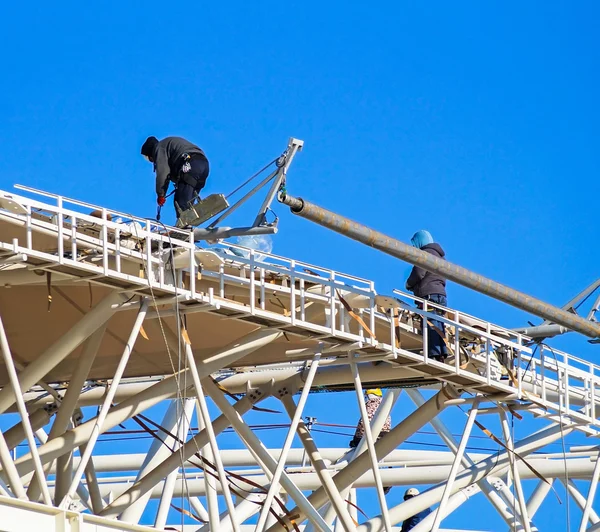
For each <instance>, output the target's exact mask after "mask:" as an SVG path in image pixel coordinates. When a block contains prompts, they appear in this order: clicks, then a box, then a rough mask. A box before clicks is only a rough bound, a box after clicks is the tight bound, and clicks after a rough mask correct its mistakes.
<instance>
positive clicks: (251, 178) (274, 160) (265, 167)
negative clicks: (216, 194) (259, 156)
mask: <svg viewBox="0 0 600 532" xmlns="http://www.w3.org/2000/svg"><path fill="white" fill-rule="evenodd" d="M277 159H279V157H275V159H273V160H272V161H271V162H270V163H267V164H266V165H265V166H263V167H262V168H261V169H260V170H259V171H258V172H256V173H255V174H254V175H252V176H250V177H249V178H248V179H246V181H244V182H243V183H242V184H241V185H240V186H239V187H237V188H235V189H234V190H232V191H231V192H230V193H229V194H227V196H225V199H229V197H230V196H233V195H234V194H235V193H236V192H238V191H239V190H241V189H242V188H244V187H245V186H246V185H247V184H248V183H250V181H252V180H253V179H256V178H257V177H258V176H259V175H260V174H262V173H263V172H264V171H265V170H266V169H267V168H269V166H271V165H272V164H273V163H274V162H276V161H277Z"/></svg>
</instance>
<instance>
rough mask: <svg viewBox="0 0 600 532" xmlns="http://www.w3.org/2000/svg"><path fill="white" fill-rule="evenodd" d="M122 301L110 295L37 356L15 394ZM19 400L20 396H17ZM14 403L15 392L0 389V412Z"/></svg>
mask: <svg viewBox="0 0 600 532" xmlns="http://www.w3.org/2000/svg"><path fill="white" fill-rule="evenodd" d="M122 300H123V298H122V296H121V294H119V293H111V294H109V295H108V296H106V297H105V298H104V299H103V300H102V301H100V303H98V304H97V305H96V306H95V307H94V308H93V309H92V310H90V311H89V312H88V313H87V314H86V315H85V316H83V317H82V318H81V319H80V320H79V322H77V323H76V324H75V325H73V327H71V329H70V330H69V331H67V332H66V333H65V334H63V335H62V337H61V338H60V339H59V340H57V341H56V342H54V343H53V344H52V345H51V346H50V347H49V348H48V349H46V350H45V351H44V352H43V353H42V354H40V355H39V356H38V357H37V358H36V359H35V360H34V361H33V362H32V363H31V364H29V365H28V366H27V367H26V368H25V369H24V370H23V371H21V373H20V374H19V393H20V394H21V393H22V392H24V391H27V390H28V389H29V388H31V387H32V386H33V385H34V384H35V383H37V382H38V381H39V380H40V379H42V377H44V375H46V374H47V373H48V372H49V371H50V370H52V369H54V368H55V367H56V366H57V365H58V364H59V363H60V362H62V361H63V360H64V359H65V358H66V357H67V356H68V355H69V354H70V353H72V352H73V350H74V349H76V348H77V347H78V346H79V345H81V344H82V343H83V342H84V341H85V340H86V339H87V338H88V337H89V336H90V335H91V334H92V333H93V332H94V331H96V330H98V329H99V328H100V327H101V326H102V325H104V324H105V323H106V322H107V321H108V320H109V319H110V317H111V316H112V314H113V310H112V305H113V304H117V303H120V302H121V301H122ZM21 397H22V396H21ZM14 402H15V392H14V389H13V387H12V386H11V385H10V384H7V385H6V386H5V387H4V388H2V390H0V413H4V412H6V410H7V409H8V408H9V407H10V406H11V405H12V404H14Z"/></svg>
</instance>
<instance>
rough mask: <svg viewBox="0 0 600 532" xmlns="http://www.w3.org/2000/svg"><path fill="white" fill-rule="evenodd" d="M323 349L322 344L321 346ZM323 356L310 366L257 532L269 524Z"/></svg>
mask: <svg viewBox="0 0 600 532" xmlns="http://www.w3.org/2000/svg"><path fill="white" fill-rule="evenodd" d="M321 349H322V344H321ZM320 358H321V355H320V354H319V353H317V354H316V355H315V357H314V360H313V362H312V364H311V366H310V370H309V372H308V376H307V377H306V382H305V383H304V389H303V390H302V393H301V394H300V400H299V401H298V405H297V406H296V411H295V412H294V415H293V416H292V422H291V424H290V428H289V429H288V433H287V436H286V438H285V441H284V443H283V448H282V449H281V455H280V456H279V459H278V460H277V467H276V468H275V473H273V479H272V480H271V486H270V487H269V491H268V492H267V497H266V499H265V502H264V503H263V508H262V511H261V512H260V516H259V518H258V523H257V525H256V532H263V531H264V529H265V525H266V523H267V516H268V515H269V510H270V508H271V503H272V502H273V497H274V496H275V491H278V490H277V487H278V484H279V479H280V478H281V473H282V472H283V468H284V467H285V461H286V459H287V455H288V452H289V450H290V448H291V447H292V442H293V441H294V434H295V432H296V427H297V426H298V422H299V421H300V419H301V416H302V412H303V411H304V405H305V404H306V400H307V399H308V393H309V392H310V388H311V386H312V383H313V380H314V378H315V373H316V371H317V368H318V367H319V360H320Z"/></svg>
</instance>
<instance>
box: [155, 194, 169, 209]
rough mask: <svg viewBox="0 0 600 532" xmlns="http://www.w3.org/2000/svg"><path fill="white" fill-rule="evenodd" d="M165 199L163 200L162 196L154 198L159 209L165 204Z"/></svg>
mask: <svg viewBox="0 0 600 532" xmlns="http://www.w3.org/2000/svg"><path fill="white" fill-rule="evenodd" d="M166 201H167V198H165V197H164V196H157V197H156V203H158V204H159V205H160V206H161V207H162V206H163V205H164V204H165V203H166Z"/></svg>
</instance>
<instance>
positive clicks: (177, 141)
mask: <svg viewBox="0 0 600 532" xmlns="http://www.w3.org/2000/svg"><path fill="white" fill-rule="evenodd" d="M186 153H187V154H188V155H190V156H192V157H204V158H206V155H205V154H204V152H203V151H202V150H201V149H200V148H198V146H196V145H195V144H192V143H191V142H189V141H187V140H185V139H183V138H181V137H167V138H164V139H162V140H161V141H160V142H159V143H158V144H157V145H156V150H155V151H154V156H153V157H152V159H153V160H154V171H155V172H156V194H157V195H158V196H164V195H165V194H166V192H167V189H168V188H169V178H170V177H173V178H174V179H176V178H177V175H178V173H179V170H180V168H181V166H182V165H183V162H184V161H183V159H182V156H183V155H184V154H186Z"/></svg>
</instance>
